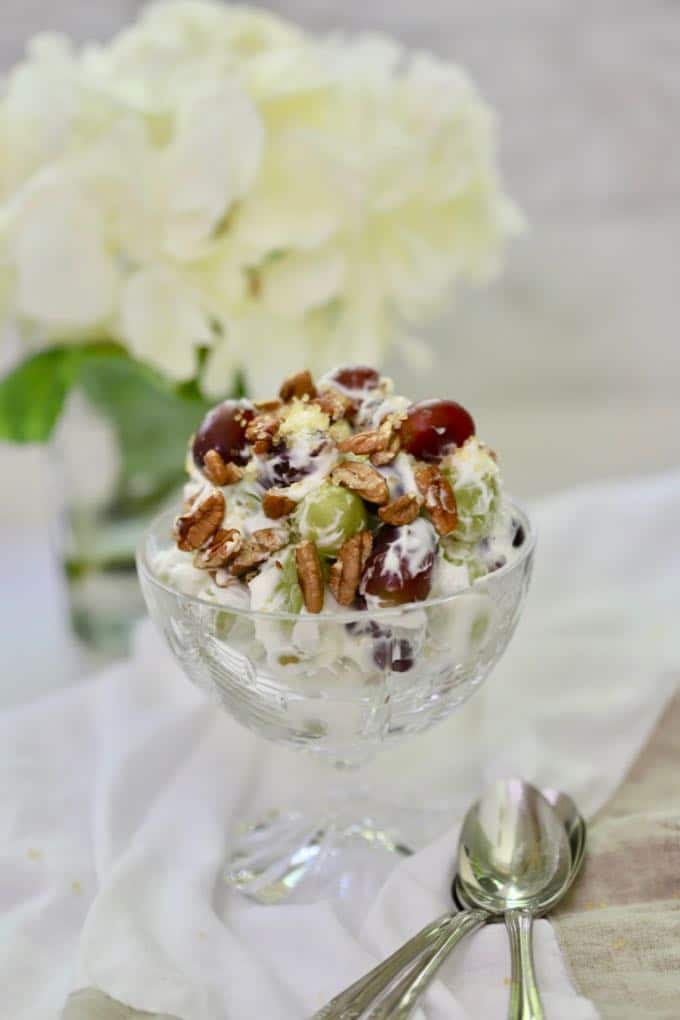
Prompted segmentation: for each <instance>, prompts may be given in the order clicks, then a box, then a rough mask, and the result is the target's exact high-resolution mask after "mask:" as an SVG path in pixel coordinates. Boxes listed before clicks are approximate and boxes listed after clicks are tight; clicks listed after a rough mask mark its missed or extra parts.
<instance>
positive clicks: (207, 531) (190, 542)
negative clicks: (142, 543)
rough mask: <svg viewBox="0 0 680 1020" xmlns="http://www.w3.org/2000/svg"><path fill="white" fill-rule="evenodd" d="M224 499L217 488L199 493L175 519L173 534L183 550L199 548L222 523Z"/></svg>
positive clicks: (224, 507) (190, 550)
mask: <svg viewBox="0 0 680 1020" xmlns="http://www.w3.org/2000/svg"><path fill="white" fill-rule="evenodd" d="M226 505H227V504H226V500H225V498H224V495H223V494H222V493H221V492H220V490H219V489H209V490H207V491H206V492H205V493H200V494H199V496H198V498H197V499H196V501H195V502H194V503H193V504H192V505H191V507H190V508H189V510H188V511H187V512H186V513H185V514H181V515H180V516H179V517H178V518H177V519H176V520H175V526H174V528H173V536H174V538H175V539H176V541H177V545H178V547H179V548H180V549H183V550H184V552H193V551H194V550H195V549H200V547H201V546H202V545H203V543H204V542H205V541H206V539H208V538H210V536H211V535H214V534H215V532H216V531H217V529H218V528H219V526H220V525H221V523H222V519H223V517H224V511H225V509H226Z"/></svg>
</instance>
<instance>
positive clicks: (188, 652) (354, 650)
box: [137, 507, 534, 903]
mask: <svg viewBox="0 0 680 1020" xmlns="http://www.w3.org/2000/svg"><path fill="white" fill-rule="evenodd" d="M512 512H513V514H514V516H515V517H516V518H517V520H518V521H520V522H521V525H522V527H523V530H524V536H525V538H524V542H523V544H522V546H521V547H520V549H519V550H518V551H517V553H518V555H517V558H516V559H514V560H513V561H512V562H511V563H509V564H507V565H506V566H504V567H501V568H500V569H498V570H496V571H494V572H493V573H491V574H489V575H487V576H486V577H483V578H480V579H479V580H478V581H476V582H475V583H474V584H473V585H472V586H471V587H469V588H467V589H466V590H464V591H462V592H460V593H457V594H455V595H451V596H448V597H445V598H434V599H430V600H428V601H425V602H418V603H411V604H409V605H407V606H402V607H397V608H385V609H378V610H367V611H353V610H347V611H342V612H336V613H321V614H319V615H316V616H314V615H309V614H302V615H293V614H290V613H269V612H262V611H259V612H258V611H252V610H248V609H241V608H234V607H232V606H229V605H222V604H218V603H216V602H212V601H207V600H205V599H201V598H198V597H195V596H192V595H187V594H184V593H183V592H181V591H178V590H175V589H174V588H172V587H171V586H170V585H169V584H168V583H167V582H166V581H165V580H164V579H163V574H162V569H161V568H159V565H158V564H159V559H161V560H162V557H161V556H160V554H161V553H162V552H163V551H164V550H167V549H168V548H169V547H170V546H171V544H172V538H171V530H172V522H173V520H174V516H175V512H174V511H167V512H166V513H164V514H162V515H161V516H159V517H158V518H157V519H156V520H155V521H154V522H153V524H152V525H151V527H150V528H149V530H148V531H147V533H146V535H145V537H144V538H143V540H142V543H141V545H140V547H139V551H138V558H137V566H138V572H139V578H140V582H141V586H142V591H143V593H144V597H145V599H146V603H147V606H148V609H149V612H150V614H151V617H152V618H153V620H154V621H155V623H156V624H157V626H158V627H159V628H160V629H161V631H162V632H163V634H164V635H165V638H166V640H167V642H168V644H169V646H170V648H171V650H172V652H173V654H174V656H175V658H176V659H177V661H178V663H179V664H180V666H181V667H182V669H183V670H184V672H185V673H186V675H187V676H188V677H189V678H190V679H191V680H193V681H194V683H196V684H197V685H198V686H199V687H200V688H202V689H203V690H204V691H205V692H207V693H208V694H209V695H210V696H211V697H213V698H214V699H215V700H216V701H218V702H219V703H220V704H221V705H222V707H223V708H224V709H226V711H227V712H229V713H230V715H232V716H233V717H234V718H235V719H236V720H238V721H239V722H240V723H242V724H243V725H244V726H246V727H248V729H250V730H252V731H254V732H255V733H257V734H259V735H260V736H262V737H265V738H266V739H267V740H271V741H276V742H278V743H283V744H287V745H288V746H290V747H291V748H299V749H302V750H305V751H307V752H309V753H310V754H312V755H315V756H318V757H321V758H322V759H325V761H326V762H327V763H329V764H330V765H331V766H335V767H336V769H338V770H340V771H341V772H342V773H343V775H344V777H345V778H347V779H350V780H351V776H352V775H353V774H354V773H355V772H356V770H357V769H358V768H359V767H360V766H361V765H362V764H364V763H365V762H367V761H368V760H369V759H370V758H372V757H373V756H374V755H375V754H376V752H377V751H378V750H380V749H381V748H382V747H384V746H387V745H389V744H390V743H392V742H394V741H398V740H403V739H404V738H405V737H407V736H409V735H410V734H415V733H419V732H420V731H422V730H425V729H427V728H428V727H431V726H433V725H434V724H435V723H438V722H440V721H441V720H443V719H445V718H446V717H447V716H449V715H450V714H451V713H452V712H453V711H454V709H456V708H458V707H459V706H460V705H461V704H462V703H463V702H464V701H465V700H466V699H467V698H468V697H469V696H470V695H471V694H472V693H473V691H474V690H475V689H476V688H477V687H479V685H480V684H481V683H482V682H483V681H484V680H485V679H486V677H487V676H488V674H489V672H490V671H491V669H492V668H493V666H494V665H495V663H496V662H497V661H498V660H499V658H500V657H501V655H502V654H503V652H504V650H505V648H506V647H507V645H508V642H509V641H510V638H511V637H512V634H513V632H514V629H515V627H516V624H517V621H518V619H519V616H520V612H521V609H522V605H523V603H524V598H525V595H526V592H527V588H528V583H529V579H530V575H531V564H532V559H533V550H534V533H533V529H532V527H531V524H530V522H529V520H528V519H527V517H526V515H525V514H524V513H523V512H522V511H521V510H520V509H519V508H517V507H513V508H512ZM331 775H332V773H331V771H330V770H329V771H328V780H329V781H328V790H327V791H326V793H324V795H323V796H322V801H323V804H322V806H321V807H317V808H314V809H313V810H311V811H309V810H304V809H303V810H297V809H296V810H292V811H280V810H276V811H272V812H270V813H269V814H268V815H267V816H266V817H265V818H262V819H258V820H255V821H252V820H250V821H248V822H245V823H241V824H239V826H238V828H237V831H234V832H233V833H232V834H231V852H230V859H229V861H228V862H227V868H226V878H227V880H228V881H229V882H230V883H231V884H232V885H234V886H236V887H238V888H239V889H240V890H241V891H242V892H244V893H245V894H247V895H249V896H251V897H253V898H255V899H258V900H259V901H261V902H266V903H271V902H279V901H281V900H282V899H284V898H286V897H288V896H290V895H291V894H292V893H295V899H296V901H298V902H299V901H303V902H304V901H305V900H310V899H315V898H317V896H319V895H322V894H326V893H327V891H328V887H329V881H331V879H332V877H333V876H336V877H337V876H338V875H342V874H343V873H344V874H345V876H346V874H347V871H346V866H349V869H350V870H351V868H352V866H353V863H354V864H356V863H357V860H358V857H357V854H359V857H360V856H361V853H364V852H365V853H374V852H375V850H376V848H377V849H380V850H382V851H387V852H391V853H408V852H409V850H408V848H407V846H406V845H405V844H404V842H403V840H402V839H401V837H400V835H399V833H398V832H397V831H395V830H394V828H393V827H391V826H389V825H386V824H385V823H384V820H383V822H382V824H381V818H380V808H379V807H377V808H376V807H375V806H374V805H371V804H370V803H368V804H367V798H366V797H365V796H362V797H361V798H360V799H359V798H357V797H354V798H353V797H352V795H351V793H350V794H349V795H345V796H340V797H337V798H334V797H333V796H332V790H331V787H332V783H331V781H330V780H331ZM346 785H347V784H346ZM349 786H351V781H350V783H349ZM368 801H370V797H369V798H368ZM343 869H344V870H343Z"/></svg>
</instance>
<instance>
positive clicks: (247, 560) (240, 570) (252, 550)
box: [229, 540, 269, 577]
mask: <svg viewBox="0 0 680 1020" xmlns="http://www.w3.org/2000/svg"><path fill="white" fill-rule="evenodd" d="M268 558H269V552H268V551H267V550H266V549H263V548H262V547H261V546H260V545H258V544H257V542H253V541H251V540H246V541H245V542H243V544H242V546H241V548H240V550H239V553H238V556H236V558H235V559H233V560H232V561H231V564H230V566H229V569H230V570H231V572H232V574H233V575H234V577H242V576H243V575H244V574H248V573H249V572H250V571H251V570H254V569H255V568H256V567H259V566H260V564H261V563H264V561H265V560H266V559H268Z"/></svg>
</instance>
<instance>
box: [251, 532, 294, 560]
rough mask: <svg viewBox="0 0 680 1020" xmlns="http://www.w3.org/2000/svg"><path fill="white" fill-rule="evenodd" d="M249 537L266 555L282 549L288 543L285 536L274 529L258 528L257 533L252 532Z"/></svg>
mask: <svg viewBox="0 0 680 1020" xmlns="http://www.w3.org/2000/svg"><path fill="white" fill-rule="evenodd" d="M251 537H252V540H253V542H254V543H255V545H256V546H257V547H258V549H262V550H264V551H265V552H266V553H267V554H268V555H269V553H275V552H278V551H279V549H283V547H284V545H286V544H287V542H288V538H287V536H286V535H284V534H282V533H281V532H280V531H277V530H276V528H260V529H259V531H254V532H253V534H252V536H251Z"/></svg>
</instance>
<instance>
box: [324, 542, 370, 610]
mask: <svg viewBox="0 0 680 1020" xmlns="http://www.w3.org/2000/svg"><path fill="white" fill-rule="evenodd" d="M372 548H373V537H372V535H371V533H370V531H359V532H358V533H357V534H356V535H352V537H351V538H348V539H347V541H346V542H345V543H344V544H343V546H342V548H341V549H340V552H339V553H338V558H337V560H336V561H335V563H334V564H333V566H332V567H331V569H330V573H329V575H328V587H329V588H330V590H331V591H332V592H333V595H334V596H335V598H336V600H337V601H338V602H339V604H340V605H341V606H351V605H352V603H353V602H354V599H355V597H356V593H357V589H358V587H359V582H360V580H361V575H362V573H363V571H364V567H365V566H366V561H367V560H368V557H369V556H370V554H371V549H372Z"/></svg>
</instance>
